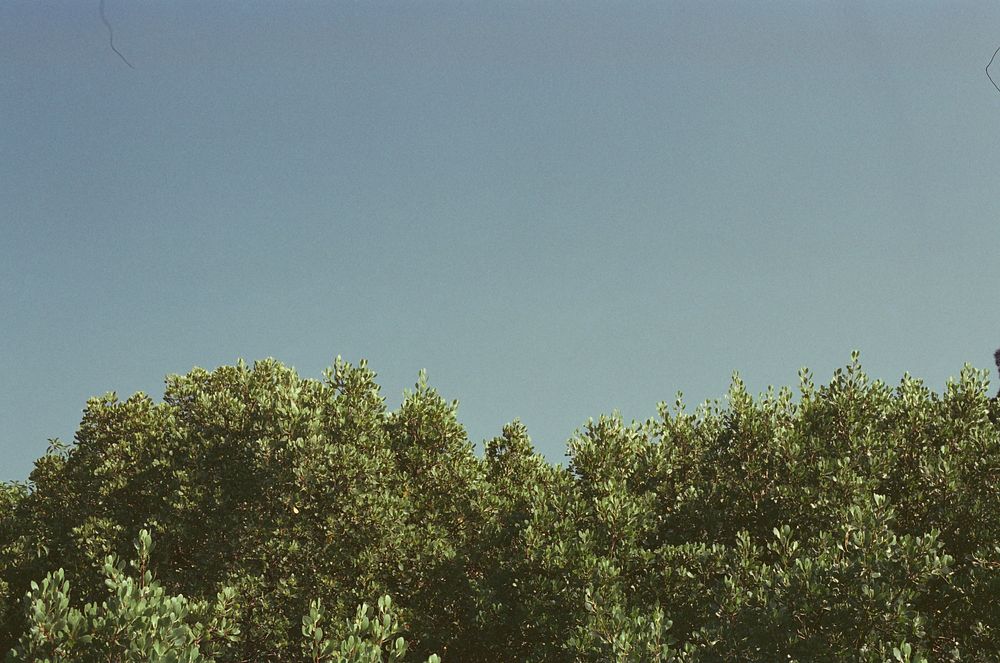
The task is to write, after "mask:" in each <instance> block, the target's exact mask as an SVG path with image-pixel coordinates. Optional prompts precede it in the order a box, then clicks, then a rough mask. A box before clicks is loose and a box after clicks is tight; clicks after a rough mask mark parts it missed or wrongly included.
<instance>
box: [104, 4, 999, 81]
mask: <svg viewBox="0 0 1000 663" xmlns="http://www.w3.org/2000/svg"><path fill="white" fill-rule="evenodd" d="M98 10H99V11H100V13H101V22H102V23H104V25H105V26H106V27H107V28H108V43H109V44H110V45H111V50H112V51H114V52H115V53H116V54H117V55H118V57H120V58H121V59H122V62H124V63H125V64H127V65H128V66H129V67H132V69H135V67H133V66H132V63H131V62H129V61H128V58H126V57H125V56H124V55H122V52H121V51H119V50H118V49H117V48H115V33H114V30H112V29H111V24H110V23H108V17H107V16H105V15H104V0H101V2H100V4H99V5H98ZM998 50H1000V49H998ZM994 55H995V54H994ZM991 62H992V60H991ZM994 85H995V83H994ZM997 89H998V90H1000V88H997Z"/></svg>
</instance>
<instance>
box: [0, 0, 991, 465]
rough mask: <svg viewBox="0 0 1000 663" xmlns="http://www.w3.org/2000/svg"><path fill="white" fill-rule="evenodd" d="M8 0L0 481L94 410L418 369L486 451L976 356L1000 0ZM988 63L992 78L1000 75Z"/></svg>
mask: <svg viewBox="0 0 1000 663" xmlns="http://www.w3.org/2000/svg"><path fill="white" fill-rule="evenodd" d="M105 6H106V14H107V17H108V19H109V21H110V22H111V23H112V25H113V26H114V30H115V44H116V46H117V47H118V48H119V49H120V50H121V51H122V53H124V54H125V56H126V57H127V58H128V59H129V60H130V61H131V62H132V63H133V64H134V65H135V68H134V69H130V68H129V67H128V66H126V65H125V63H124V62H122V61H121V60H119V59H118V57H117V56H116V55H115V54H114V53H113V52H112V51H111V49H110V48H109V45H108V39H107V37H108V35H107V32H106V29H105V27H104V25H103V24H102V23H101V21H100V15H99V13H98V0H93V1H92V2H88V1H84V0H72V1H65V2H51V1H47V0H13V1H12V0H5V1H4V2H2V3H0V87H2V93H0V362H2V363H0V479H24V478H26V477H27V475H28V473H29V471H30V469H31V463H32V461H33V459H34V458H36V457H38V456H39V455H41V454H42V453H43V452H44V450H45V448H46V440H47V439H48V438H50V437H60V438H62V439H63V440H65V441H70V440H72V438H73V434H74V431H75V430H76V427H77V424H78V422H79V419H80V414H81V409H82V408H83V406H84V403H85V400H86V399H87V398H88V397H90V396H94V395H98V394H102V393H104V392H106V391H112V390H114V391H117V392H118V393H119V394H122V395H128V394H131V393H133V392H135V391H139V390H142V391H145V392H147V393H149V394H151V395H152V396H153V397H154V398H157V399H158V398H159V397H160V396H162V384H163V382H162V381H163V377H164V375H165V374H167V373H185V372H187V371H188V370H190V369H191V367H193V366H196V365H197V366H202V367H206V368H213V367H215V366H218V365H220V364H230V363H233V362H234V361H235V360H236V359H237V358H240V357H242V358H245V359H247V360H249V361H252V360H254V359H260V358H264V357H268V356H273V357H275V358H277V359H279V360H281V361H283V362H285V363H286V364H290V365H293V366H294V367H295V368H296V369H297V370H298V371H299V372H300V374H301V375H303V376H306V377H319V376H320V374H321V372H322V370H323V369H324V368H325V367H326V366H329V365H330V364H331V363H332V361H333V359H334V357H335V356H336V355H338V354H340V355H343V357H344V358H345V359H346V360H349V361H351V362H356V361H357V360H358V359H360V358H367V359H368V360H369V362H370V364H371V366H372V368H373V369H374V370H375V371H376V372H378V373H379V376H380V377H379V382H380V384H381V385H382V388H383V393H384V395H385V396H386V397H387V400H388V403H389V405H390V407H393V408H395V407H396V406H398V403H399V401H400V400H401V395H402V391H403V390H404V389H405V388H409V387H411V386H412V384H413V383H414V382H415V381H416V379H417V373H418V371H419V370H420V369H421V368H426V369H427V371H428V376H429V381H430V383H431V385H432V386H434V387H436V388H437V389H438V390H439V391H440V392H441V393H442V394H443V395H444V396H445V397H446V398H448V399H452V398H457V399H458V400H459V401H460V403H461V404H460V407H459V419H460V420H461V421H462V423H463V424H465V426H466V427H467V429H468V431H469V435H470V439H472V440H473V441H474V442H476V443H477V447H479V448H481V446H480V445H479V443H480V442H481V441H482V440H484V439H487V438H490V437H492V436H494V435H496V434H498V433H499V431H500V429H501V426H502V425H503V424H504V423H505V422H507V421H510V420H512V419H514V418H516V417H520V418H521V419H522V420H523V421H524V422H525V423H526V424H527V426H528V430H529V433H530V434H531V435H532V438H533V440H534V442H535V445H536V447H537V448H538V449H540V450H541V451H542V452H544V453H545V454H546V455H547V456H548V457H549V458H550V459H552V460H554V461H560V460H564V458H563V453H564V448H565V443H566V441H567V439H568V438H569V437H570V436H571V435H572V434H573V432H574V430H576V429H577V428H579V427H580V426H581V425H583V424H584V423H585V422H586V420H587V418H588V417H595V418H596V417H597V416H599V415H600V414H602V413H610V412H611V411H612V410H613V409H616V408H617V409H619V410H620V411H621V412H622V414H623V415H624V417H625V418H626V420H631V419H640V420H641V419H645V418H647V417H650V416H652V415H654V413H655V406H656V403H657V402H658V401H664V400H665V401H669V402H672V401H673V399H674V395H675V393H676V392H677V391H678V390H682V391H683V392H684V393H685V396H686V400H687V401H688V402H689V403H690V405H691V406H692V407H693V406H694V405H697V403H698V402H700V401H703V400H705V399H714V398H721V397H723V396H724V394H725V391H726V389H727V386H728V384H729V380H730V376H731V374H732V372H733V371H734V370H738V371H739V372H740V374H741V375H742V377H743V378H744V380H745V381H746V382H747V384H748V386H749V387H750V389H751V391H753V392H755V393H756V392H759V391H761V390H764V389H766V387H767V385H769V384H773V385H775V386H782V385H792V386H794V385H796V384H797V377H796V373H797V371H798V369H799V368H800V367H801V366H808V367H810V368H811V369H813V371H814V373H815V375H816V378H817V381H821V382H826V381H827V380H828V379H829V377H830V375H831V374H832V372H833V370H834V369H835V368H836V367H838V366H842V365H844V364H846V363H848V362H849V360H850V352H851V350H852V349H855V348H857V349H860V350H861V352H862V363H863V365H864V366H865V368H866V370H867V371H868V372H869V374H871V375H872V376H873V377H877V378H881V379H883V380H886V381H888V382H890V383H896V382H897V381H898V380H899V378H900V377H901V376H902V374H903V373H904V372H905V371H909V372H910V373H911V374H913V375H915V376H918V377H923V378H924V379H925V380H926V381H927V382H928V384H929V385H930V386H931V387H933V388H935V389H940V388H941V387H943V385H944V383H945V381H946V380H947V379H948V377H949V376H953V375H957V374H958V372H959V370H960V369H961V367H962V365H963V363H964V362H971V363H973V364H974V365H976V366H978V367H980V368H989V369H990V370H991V376H992V377H993V378H994V385H995V382H996V381H995V378H996V375H995V372H994V371H993V367H992V353H993V351H994V349H996V348H997V347H998V346H1000V185H998V175H1000V171H998V157H1000V93H998V92H997V90H995V89H994V88H993V87H992V85H991V84H990V82H989V80H988V79H987V78H986V75H985V73H984V67H985V65H986V62H987V61H988V59H989V56H990V55H991V54H992V53H993V50H994V49H995V48H996V47H997V45H998V44H1000V3H997V2H979V3H965V2H940V3H923V2H912V1H907V2H871V3H867V4H863V3H818V2H815V3H814V2H799V1H794V2H786V3H780V2H767V3H761V2H736V3H722V2H710V3H702V2H683V3H681V2H671V3H661V2H655V3H609V2H593V3H586V2H573V3H564V2H554V1H553V2H506V1H505V2H489V3H486V2H399V3H381V2H379V3H369V2H362V3H357V2H343V3H333V2H291V1H289V2H252V1H246V0H241V1H240V2H215V1H204V0H198V1H196V2H194V1H183V2H182V1H171V2H157V3H150V2H139V1H137V0H106V5H105ZM998 71H1000V66H998Z"/></svg>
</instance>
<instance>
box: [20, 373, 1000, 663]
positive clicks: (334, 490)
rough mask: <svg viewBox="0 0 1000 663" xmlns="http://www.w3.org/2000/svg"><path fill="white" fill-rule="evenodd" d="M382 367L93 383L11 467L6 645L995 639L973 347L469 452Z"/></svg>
mask: <svg viewBox="0 0 1000 663" xmlns="http://www.w3.org/2000/svg"><path fill="white" fill-rule="evenodd" d="M374 377H375V376H374V374H373V373H372V372H371V371H369V370H368V369H367V367H366V366H365V364H364V363H363V362H362V364H361V365H360V366H358V367H352V366H350V365H348V364H344V363H342V362H340V361H339V360H338V361H337V363H336V365H335V366H334V367H333V368H332V369H331V370H330V371H328V372H327V373H326V376H325V379H324V380H323V381H316V380H305V379H300V378H299V377H297V376H296V374H295V373H294V372H293V371H292V370H290V369H288V368H285V367H284V366H282V365H281V364H279V363H277V362H275V361H271V360H267V361H263V362H258V363H256V364H254V366H253V367H248V366H246V365H244V364H242V363H240V364H238V365H236V366H228V367H223V368H219V369H217V370H215V371H212V372H208V371H203V370H200V369H196V370H194V371H192V372H191V373H189V374H188V375H186V376H172V377H170V378H168V380H167V387H166V392H165V394H164V399H163V402H162V403H154V402H153V401H152V400H151V399H150V398H148V397H147V396H145V395H143V394H137V395H135V396H132V397H131V398H129V399H127V400H125V401H120V400H118V399H117V398H116V397H115V396H114V395H113V394H109V395H106V396H104V397H102V398H97V399H93V400H91V401H89V402H88V404H87V408H86V410H85V412H84V417H83V421H82V422H81V425H80V429H79V432H78V433H77V436H76V441H75V444H73V445H72V446H69V447H64V446H62V445H60V444H57V443H56V444H53V445H52V447H51V448H50V450H49V452H48V453H47V454H46V455H45V456H44V457H42V458H41V459H39V460H38V461H37V463H36V467H35V470H34V471H33V472H32V475H31V481H30V483H29V484H28V485H21V484H15V483H10V484H0V648H2V651H10V654H9V659H10V660H12V661H21V660H43V659H47V660H52V661H89V660H95V661H96V660H101V661H109V660H111V661H137V660H143V661H145V660H151V661H152V660H155V661H172V660H176V661H199V660H217V661H304V660H305V661H382V660H403V659H404V658H405V659H406V660H425V659H427V658H428V657H429V656H431V655H432V654H438V655H440V657H441V659H442V660H444V661H463V662H465V661H539V662H541V661H545V662H560V661H594V662H598V661H602V662H603V661H635V662H637V663H638V662H646V661H731V660H740V661H762V662H763V661H775V660H798V661H814V660H851V661H855V660H859V661H921V660H928V661H953V660H954V661H958V660H962V661H995V660H998V658H1000V632H998V629H1000V606H998V603H997V601H996V600H995V597H996V596H997V595H1000V488H998V486H1000V436H998V423H997V422H998V421H1000V408H998V405H997V401H996V400H991V399H990V398H989V397H988V396H987V389H988V384H987V379H986V375H985V373H983V372H979V371H976V370H973V369H971V368H969V367H966V368H965V369H963V371H962V373H961V376H960V378H959V379H958V380H956V381H953V382H951V383H949V384H948V386H947V387H946V389H945V391H944V392H943V393H942V394H940V395H939V394H936V393H933V392H931V391H930V390H928V389H927V388H926V387H925V386H924V385H923V384H922V383H921V382H920V381H919V380H915V379H913V378H910V377H909V376H905V377H904V378H903V379H902V381H901V382H900V384H899V385H898V386H897V387H895V388H891V387H889V386H887V385H885V384H883V383H881V382H877V381H874V382H873V381H870V380H869V379H868V378H867V377H866V376H865V375H864V373H863V372H862V371H861V368H860V366H859V364H858V361H857V357H856V356H855V357H854V360H853V361H852V363H851V364H850V365H849V366H848V367H846V369H844V370H840V371H837V372H836V373H835V374H834V376H833V379H832V380H831V382H830V384H829V385H826V386H821V387H818V388H817V387H816V386H815V385H814V384H813V382H812V379H811V377H810V375H809V374H808V372H806V371H803V372H802V374H801V375H800V386H799V393H798V396H797V397H796V398H793V394H792V392H791V390H789V389H783V390H781V391H778V392H775V391H773V390H771V391H769V392H768V393H767V394H764V395H762V396H761V397H760V398H757V399H755V398H753V397H751V396H750V394H748V393H747V391H746V389H745V387H744V385H743V384H742V382H740V380H739V379H738V378H734V380H733V383H732V385H731V387H730V389H729V393H728V395H727V399H726V401H725V402H723V403H719V402H716V403H708V404H705V405H703V406H701V407H699V408H697V410H696V411H695V412H693V413H691V412H688V411H686V410H685V408H684V406H683V404H682V403H680V402H679V401H678V403H677V404H676V406H675V407H673V408H668V407H667V406H665V405H661V406H660V408H659V416H658V417H656V418H654V419H652V420H650V421H649V422H646V423H644V424H635V423H633V424H631V425H629V424H626V423H624V422H623V421H622V420H621V418H620V417H619V416H617V415H615V416H610V417H601V418H600V419H599V420H597V421H592V422H590V423H588V424H587V425H586V427H585V428H584V429H583V430H582V431H580V432H579V433H578V434H577V435H576V436H575V437H574V438H573V439H572V440H571V441H570V443H569V448H568V457H569V462H568V465H567V466H565V467H563V466H559V465H556V466H554V465H551V464H549V463H547V462H546V461H545V460H544V459H543V458H542V457H540V456H539V455H537V454H536V453H534V451H533V449H532V446H531V442H530V440H529V438H528V435H527V431H526V430H525V428H524V427H523V426H522V425H521V424H520V423H518V422H514V423H512V424H510V425H508V426H506V427H505V428H504V430H503V432H502V434H501V435H500V436H499V437H497V438H496V439H493V440H491V441H489V442H487V444H486V448H485V453H484V455H483V457H482V458H479V457H477V456H476V455H475V454H474V453H473V449H472V445H471V444H470V443H469V441H468V439H467V436H466V434H465V431H464V430H463V428H462V427H461V425H459V424H458V422H457V420H456V405H455V403H448V402H446V401H444V400H442V399H441V397H440V396H439V395H438V394H437V393H436V392H435V391H433V390H432V389H430V388H429V387H428V386H427V385H426V383H425V381H424V379H423V378H422V377H421V380H420V382H419V383H418V385H417V387H416V389H415V390H414V391H413V392H412V393H409V394H408V395H407V397H406V398H405V400H404V402H403V404H402V405H401V406H400V408H399V409H398V410H397V411H395V412H389V411H387V409H386V407H385V405H384V401H383V399H382V398H381V396H380V395H379V389H378V386H377V385H376V384H375V382H374ZM153 542H155V546H154V545H152V543H153ZM122 559H131V560H133V567H134V568H133V571H132V572H126V570H125V566H124V565H123V564H122V563H121V562H120V561H119V560H122ZM386 595H388V596H391V597H392V599H391V600H390V599H388V598H385V597H386ZM380 597H382V598H380ZM376 603H377V608H375V607H371V606H372V605H374V604H376ZM359 606H360V607H359ZM407 652H409V653H407Z"/></svg>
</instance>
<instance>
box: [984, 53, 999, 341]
mask: <svg viewBox="0 0 1000 663" xmlns="http://www.w3.org/2000/svg"><path fill="white" fill-rule="evenodd" d="M997 53H1000V46H998V47H997V50H995V51H993V57H992V58H990V61H989V62H987V63H986V78H988V79H990V83H993V87H995V88H996V89H997V92H1000V85H997V82H996V81H995V80H993V77H992V76H990V65H991V64H993V60H994V59H995V58H996V56H997ZM998 352H1000V351H998ZM998 361H1000V360H998Z"/></svg>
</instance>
